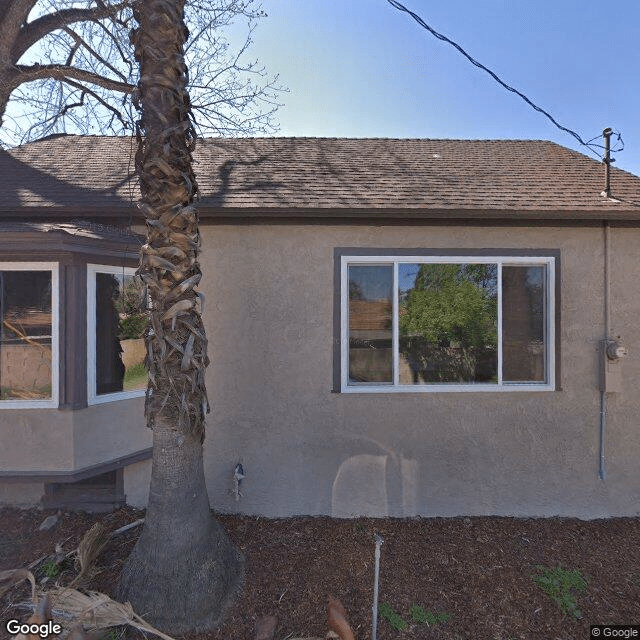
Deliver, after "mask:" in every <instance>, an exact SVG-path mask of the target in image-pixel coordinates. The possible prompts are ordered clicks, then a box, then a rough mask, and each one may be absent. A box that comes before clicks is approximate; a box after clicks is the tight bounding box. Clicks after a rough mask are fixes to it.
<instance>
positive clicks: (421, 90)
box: [252, 0, 640, 175]
mask: <svg viewBox="0 0 640 640" xmlns="http://www.w3.org/2000/svg"><path fill="white" fill-rule="evenodd" d="M404 4H405V5H406V6H407V7H408V8H409V9H411V10H413V11H414V12H415V13H417V14H419V15H421V16H422V18H423V19H424V21H425V22H427V23H428V24H430V25H431V26H432V27H433V28H434V29H435V30H436V31H439V32H440V33H442V34H444V35H446V36H448V37H449V38H451V39H452V40H454V41H456V42H457V43H458V44H460V45H461V46H462V47H463V48H464V49H465V50H466V51H467V52H468V53H469V54H470V55H471V56H472V57H474V58H476V59H477V60H478V61H479V62H481V63H482V64H484V65H485V66H487V67H489V68H490V69H492V70H493V71H494V72H495V73H497V74H498V75H499V76H500V77H501V78H502V79H503V80H504V81H505V82H506V83H507V84H509V85H511V86H513V87H515V88H516V89H518V90H520V91H522V92H523V93H525V94H526V95H527V96H528V97H529V98H530V99H531V100H532V101H533V102H535V103H536V104H538V105H539V106H540V107H542V108H543V109H545V110H546V111H548V112H550V113H551V115H553V116H554V118H555V119H556V120H558V122H560V124H562V125H564V126H566V127H568V128H570V129H573V130H574V131H576V132H577V133H578V134H579V135H580V136H582V138H583V139H585V140H587V139H590V138H592V137H594V136H598V135H600V134H601V132H602V129H603V128H604V127H607V126H610V127H612V128H613V129H615V130H619V131H620V132H621V133H622V136H623V139H624V143H625V150H624V151H623V152H621V153H617V154H615V158H616V164H615V166H617V167H620V168H623V169H626V170H628V171H631V172H633V173H635V174H638V175H640V46H638V39H639V38H638V36H639V35H640V32H639V29H640V2H638V0H618V1H616V2H602V0H535V1H532V0H528V1H527V2H525V1H524V0H437V1H435V2H428V1H427V0H406V1H405V2H404ZM262 5H263V8H264V9H265V11H266V12H267V14H268V17H267V18H266V19H264V20H263V21H262V22H261V23H260V24H259V26H258V28H257V30H256V32H255V34H254V46H253V48H252V56H255V57H257V58H259V59H260V61H261V62H263V63H264V64H265V65H266V67H267V69H268V70H269V71H270V72H272V73H279V74H280V77H281V80H282V81H283V83H284V84H286V85H287V86H288V87H289V89H290V93H288V94H284V95H283V96H282V102H284V103H285V104H284V106H283V107H281V109H280V111H279V120H280V126H281V128H280V132H279V135H283V136H341V137H342V136H345V137H426V138H429V137H430V138H476V139H496V138H525V139H544V140H553V141H554V142H557V143H559V144H562V145H565V146H568V147H571V148H574V149H577V150H581V151H583V152H585V153H587V154H588V153H589V152H588V150H585V149H584V147H580V145H579V144H578V143H577V142H576V141H575V140H574V139H573V138H572V137H571V136H569V135H568V134H565V133H563V132H562V131H560V130H558V129H557V128H556V127H555V126H554V125H553V124H552V123H551V122H550V121H549V120H547V118H546V117H544V116H543V115H541V114H539V113H537V112H535V111H534V110H533V109H532V108H531V107H529V106H528V105H527V104H526V103H525V102H523V101H522V100H521V99H520V98H519V97H517V96H516V95H515V94H512V93H510V92H507V91H506V90H505V89H503V88H502V87H500V86H499V85H498V84H497V83H496V82H495V81H494V80H493V79H492V78H491V77H490V76H489V75H488V74H486V73H485V72H484V71H482V70H480V69H478V68H476V67H474V66H473V65H471V63H470V62H468V61H467V60H466V59H465V58H464V57H463V56H462V55H461V54H460V53H459V52H458V51H456V50H455V49H454V48H453V47H451V46H450V45H448V44H446V43H444V42H441V41H439V40H437V39H436V38H434V37H433V36H432V35H430V34H429V33H428V32H427V31H426V30H424V29H423V28H421V27H420V26H419V25H418V24H417V23H416V22H415V21H414V20H413V19H412V18H411V17H410V16H408V15H407V14H405V13H401V12H399V11H398V10H397V9H395V8H393V7H392V6H391V5H390V4H389V3H388V2H387V0H263V2H262Z"/></svg>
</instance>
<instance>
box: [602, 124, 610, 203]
mask: <svg viewBox="0 0 640 640" xmlns="http://www.w3.org/2000/svg"><path fill="white" fill-rule="evenodd" d="M612 133H613V129H612V128H611V127H607V128H606V129H605V130H604V131H603V132H602V136H603V137H604V158H602V162H604V191H603V192H602V193H601V194H600V195H602V196H604V197H605V198H610V197H611V134H612Z"/></svg>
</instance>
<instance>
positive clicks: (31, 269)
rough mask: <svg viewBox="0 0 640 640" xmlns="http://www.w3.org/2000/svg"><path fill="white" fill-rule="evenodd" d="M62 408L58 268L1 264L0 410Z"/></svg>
mask: <svg viewBox="0 0 640 640" xmlns="http://www.w3.org/2000/svg"><path fill="white" fill-rule="evenodd" d="M57 406H58V265H57V263H45V262H29V263H27V262H11V263H0V408H13V409H20V408H36V407H57Z"/></svg>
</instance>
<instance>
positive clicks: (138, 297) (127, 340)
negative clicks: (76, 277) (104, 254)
mask: <svg viewBox="0 0 640 640" xmlns="http://www.w3.org/2000/svg"><path fill="white" fill-rule="evenodd" d="M142 291H143V290H142V286H141V285H140V284H139V281H138V280H137V279H135V278H134V277H133V276H131V275H125V274H112V273H96V300H95V302H96V393H97V394H98V395H102V394H105V393H114V392H116V391H131V390H134V389H144V388H145V387H146V385H147V374H146V370H145V367H144V358H145V354H146V351H145V344H144V338H143V336H144V330H145V327H146V315H145V313H144V311H142V309H141V307H142V304H141V303H142V296H143V292H142Z"/></svg>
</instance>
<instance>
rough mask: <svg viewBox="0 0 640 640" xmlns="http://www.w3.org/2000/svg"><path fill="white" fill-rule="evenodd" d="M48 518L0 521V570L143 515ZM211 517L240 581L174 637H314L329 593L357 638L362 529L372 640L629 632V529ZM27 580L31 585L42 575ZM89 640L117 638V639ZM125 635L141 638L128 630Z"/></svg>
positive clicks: (624, 522)
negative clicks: (232, 595)
mask: <svg viewBox="0 0 640 640" xmlns="http://www.w3.org/2000/svg"><path fill="white" fill-rule="evenodd" d="M51 513H52V512H43V511H39V510H35V509H33V510H26V511H22V510H17V509H7V508H5V509H0V571H1V570H4V569H13V568H20V567H26V566H28V565H29V564H31V563H32V562H34V561H35V560H37V559H39V558H41V557H43V556H47V555H49V554H52V553H53V552H54V550H55V545H56V543H60V544H62V546H63V550H65V551H70V550H72V549H74V548H75V547H76V546H77V544H78V542H79V540H80V539H81V537H82V536H83V534H84V533H85V532H86V531H88V529H89V528H90V527H91V526H92V524H93V523H94V522H96V521H101V522H102V523H103V524H104V525H105V526H106V527H107V528H108V530H110V531H112V530H115V529H116V528H118V527H120V526H122V525H125V524H127V523H129V522H133V521H135V520H137V519H138V518H140V517H142V516H143V515H144V513H143V512H141V511H136V510H134V509H130V508H127V509H120V510H118V511H116V512H114V513H110V514H102V515H89V514H85V513H63V514H62V515H61V517H60V519H59V522H58V523H57V524H56V525H55V526H54V527H53V529H51V530H50V531H39V530H38V527H39V525H40V523H41V522H42V521H43V520H44V518H45V517H46V516H47V515H51ZM219 519H220V521H221V522H222V523H223V525H224V526H225V528H226V530H227V532H228V533H229V535H230V536H231V538H232V539H233V541H234V542H235V544H236V545H237V546H238V547H239V548H240V550H241V551H242V553H243V554H244V555H245V558H246V583H245V586H244V589H243V591H242V592H241V594H240V595H239V597H238V598H237V600H236V602H235V603H234V605H233V606H232V607H231V609H230V610H229V611H228V615H227V616H226V618H225V621H224V624H223V626H222V627H220V628H219V629H217V630H215V631H213V632H210V633H207V634H187V635H185V636H180V637H182V638H185V639H186V640H205V638H206V639H212V640H213V639H215V640H221V639H225V640H227V639H229V640H245V639H246V640H253V638H254V628H255V623H256V619H257V618H259V617H260V616H264V615H275V616H276V617H277V619H278V626H277V630H276V634H275V639H276V640H285V639H293V638H298V637H312V636H317V637H324V636H325V634H326V632H327V624H326V603H327V596H328V595H329V594H331V595H333V596H335V597H336V598H339V599H340V600H341V601H342V603H343V605H344V607H345V609H346V611H347V615H348V618H349V620H350V622H351V626H352V628H353V630H354V632H355V637H356V638H357V639H358V640H368V639H369V638H370V637H371V607H372V597H373V575H374V549H375V545H374V538H373V536H374V533H375V532H376V531H377V532H379V533H380V534H381V535H382V536H383V538H384V543H383V545H382V547H381V562H380V604H381V609H382V611H386V612H387V613H388V617H391V618H393V614H392V613H391V612H393V613H395V614H397V615H398V617H399V618H401V619H402V620H404V621H405V622H406V627H405V628H404V629H402V630H396V629H394V628H392V625H391V624H390V622H389V620H388V619H387V618H383V617H381V618H380V619H379V621H378V638H379V639H380V640H393V639H398V640H413V639H418V638H439V639H452V640H453V639H464V640H471V639H474V640H475V639H478V640H484V639H487V640H510V639H515V638H518V639H526V640H556V639H558V640H565V639H576V640H578V639H579V640H586V639H587V638H589V637H590V635H589V625H591V624H619V625H623V624H640V519H637V518H615V519H609V520H594V521H581V520H574V519H559V518H553V519H515V518H496V517H483V518H424V519H423V518H416V519H411V520H394V519H385V520H373V519H358V520H336V519H332V518H326V517H314V518H287V519H277V520H269V519H264V518H255V517H240V516H229V515H225V516H219ZM139 529H140V528H139V527H138V528H135V529H131V530H129V531H127V532H126V533H123V534H121V535H119V536H117V537H116V538H113V539H112V541H111V542H110V543H109V544H108V546H107V548H106V549H105V551H104V552H103V554H102V555H101V556H100V558H99V560H98V564H99V565H100V567H101V568H102V570H101V571H100V573H99V574H98V575H97V576H96V577H95V578H94V579H93V580H92V582H91V583H90V585H89V587H90V588H92V589H95V590H99V591H103V592H105V593H107V594H109V595H111V596H112V597H114V594H115V586H116V582H117V579H118V573H119V569H120V567H121V566H122V563H123V561H124V559H125V558H126V557H127V554H128V553H129V551H130V550H131V548H132V546H133V544H134V543H135V540H136V538H137V536H138V535H139ZM538 567H546V568H548V569H551V570H556V572H555V574H554V576H555V577H571V576H573V579H574V580H577V581H578V582H579V581H580V578H583V579H584V580H585V581H586V587H585V588H584V590H583V591H582V592H578V591H577V590H572V589H570V588H568V587H567V588H566V590H565V591H566V595H568V597H569V598H571V597H572V596H573V597H575V603H574V602H572V601H571V600H570V599H569V600H567V601H566V602H567V605H566V607H565V609H566V610H565V612H563V611H562V610H561V608H560V606H559V605H558V604H557V603H556V602H555V601H554V600H553V599H552V597H551V596H550V595H548V594H547V593H545V592H544V591H543V590H542V588H541V587H540V586H538V584H536V582H535V581H534V579H533V578H532V576H535V575H543V570H542V569H540V568H538ZM558 568H560V569H561V570H562V571H560V572H558V571H557V569H558ZM576 570H577V572H579V574H578V573H576ZM570 572H574V573H570ZM36 575H37V577H38V578H40V579H41V578H43V577H44V573H43V567H42V564H41V565H40V567H39V568H38V569H36ZM74 575H75V573H74V570H73V567H71V566H70V567H68V568H67V569H66V570H64V571H63V572H62V573H61V574H59V575H58V576H56V577H55V578H50V579H49V580H48V583H45V586H46V584H49V585H50V584H52V583H55V581H56V580H57V581H58V582H59V583H60V584H67V583H68V582H69V581H70V579H71V578H72V577H73V576H74ZM28 595H29V590H28V589H27V587H26V585H25V586H24V587H19V588H15V589H13V590H12V591H11V592H9V593H8V594H7V595H5V596H4V597H3V598H1V599H0V637H2V638H5V637H9V636H8V633H7V632H6V629H5V624H4V623H5V621H6V620H8V619H9V618H13V617H18V618H19V619H24V618H25V617H26V615H27V614H25V612H24V610H21V609H18V608H16V607H15V605H16V604H17V603H20V602H24V601H25V600H27V599H28ZM412 611H413V617H412ZM578 616H579V617H578ZM414 617H416V618H418V619H420V620H425V619H426V621H423V622H417V621H415V620H414V619H413V618H414ZM394 620H395V621H396V623H397V625H398V626H403V625H402V622H401V621H399V620H398V618H394ZM101 637H102V638H108V640H118V639H120V638H124V632H123V631H122V630H119V629H117V630H115V631H111V632H110V633H109V634H108V635H107V634H106V633H105V632H103V633H102V636H101ZM128 637H130V638H142V636H141V635H140V634H138V632H134V633H130V634H129V636H128ZM149 637H150V638H151V637H152V636H149Z"/></svg>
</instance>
